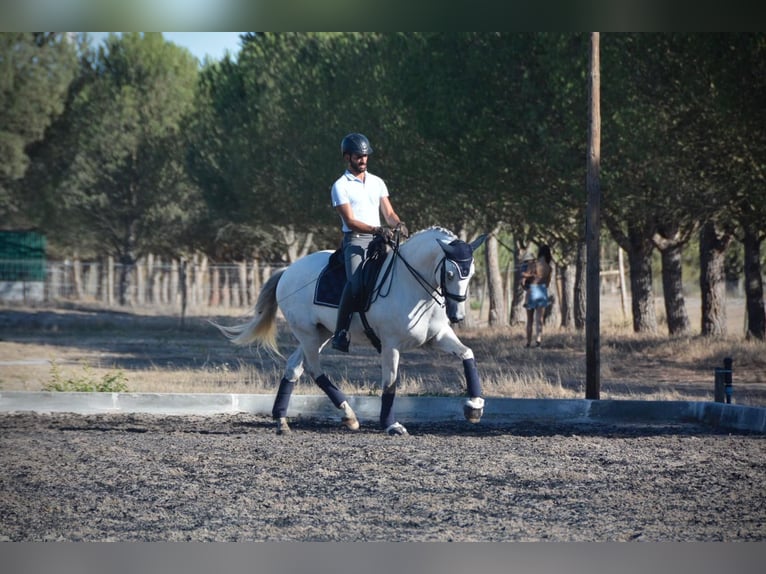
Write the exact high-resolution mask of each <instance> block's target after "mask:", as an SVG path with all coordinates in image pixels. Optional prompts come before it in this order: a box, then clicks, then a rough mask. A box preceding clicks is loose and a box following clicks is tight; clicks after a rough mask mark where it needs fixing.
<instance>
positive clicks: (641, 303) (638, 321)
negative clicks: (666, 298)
mask: <svg viewBox="0 0 766 574" xmlns="http://www.w3.org/2000/svg"><path fill="white" fill-rule="evenodd" d="M628 241H629V243H630V249H627V250H626V251H627V253H628V265H629V266H630V293H631V304H630V308H631V311H632V312H633V332H635V333H656V332H657V312H656V310H655V308H654V288H653V287H652V249H653V244H652V242H651V239H650V238H647V237H645V236H644V235H643V234H642V233H640V231H638V230H635V229H629V230H628Z"/></svg>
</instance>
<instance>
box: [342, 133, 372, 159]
mask: <svg viewBox="0 0 766 574" xmlns="http://www.w3.org/2000/svg"><path fill="white" fill-rule="evenodd" d="M340 153H341V154H342V155H345V154H352V153H355V154H357V155H370V154H372V146H371V145H370V142H369V140H368V139H367V138H366V137H364V135H362V134H348V135H347V136H346V137H344V138H343V141H342V142H340Z"/></svg>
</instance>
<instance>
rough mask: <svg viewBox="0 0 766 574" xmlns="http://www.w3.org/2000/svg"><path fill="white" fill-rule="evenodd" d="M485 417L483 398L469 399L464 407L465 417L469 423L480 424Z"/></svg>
mask: <svg viewBox="0 0 766 574" xmlns="http://www.w3.org/2000/svg"><path fill="white" fill-rule="evenodd" d="M483 415H484V399H482V398H481V397H474V398H471V399H468V400H467V401H466V402H465V404H464V405H463V416H464V417H465V419H466V420H467V421H468V422H469V423H472V424H476V423H478V422H479V421H480V420H481V417H482V416H483Z"/></svg>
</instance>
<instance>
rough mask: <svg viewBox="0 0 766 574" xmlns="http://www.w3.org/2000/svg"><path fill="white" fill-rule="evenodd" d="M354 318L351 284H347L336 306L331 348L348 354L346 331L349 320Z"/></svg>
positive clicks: (349, 324) (349, 323) (348, 338)
mask: <svg viewBox="0 0 766 574" xmlns="http://www.w3.org/2000/svg"><path fill="white" fill-rule="evenodd" d="M353 316H354V294H353V289H352V288H351V282H350V281H349V282H347V283H346V286H345V287H344V288H343V293H342V294H341V296H340V304H339V305H338V320H337V323H336V325H335V334H334V335H333V337H332V348H333V349H336V350H338V351H342V352H344V353H348V344H349V342H350V337H349V335H348V329H349V327H350V326H351V318H352V317H353Z"/></svg>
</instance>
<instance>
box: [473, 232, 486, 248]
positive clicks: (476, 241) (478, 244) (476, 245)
mask: <svg viewBox="0 0 766 574" xmlns="http://www.w3.org/2000/svg"><path fill="white" fill-rule="evenodd" d="M486 240H487V234H486V233H482V234H481V235H479V237H477V238H476V239H474V240H473V241H471V243H470V245H471V250H472V251H476V250H477V249H478V248H479V247H481V245H482V243H484V242H485V241H486Z"/></svg>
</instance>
